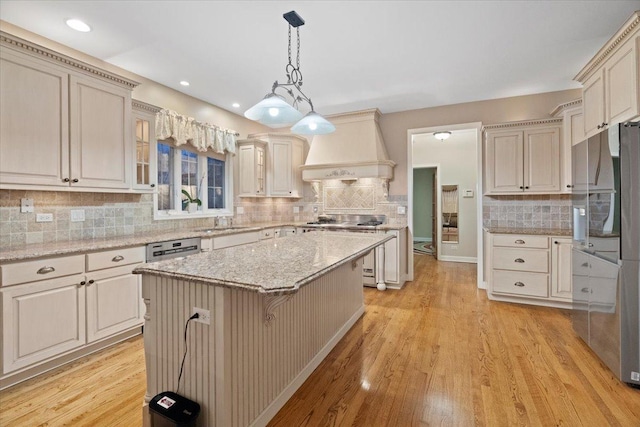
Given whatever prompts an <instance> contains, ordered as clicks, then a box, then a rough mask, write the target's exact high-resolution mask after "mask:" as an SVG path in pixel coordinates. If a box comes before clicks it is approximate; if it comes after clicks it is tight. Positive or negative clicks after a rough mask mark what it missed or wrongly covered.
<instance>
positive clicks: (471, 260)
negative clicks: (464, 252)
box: [438, 255, 478, 264]
mask: <svg viewBox="0 0 640 427" xmlns="http://www.w3.org/2000/svg"><path fill="white" fill-rule="evenodd" d="M438 261H448V262H466V263H469V264H477V263H478V258H476V257H471V256H452V255H440V256H438Z"/></svg>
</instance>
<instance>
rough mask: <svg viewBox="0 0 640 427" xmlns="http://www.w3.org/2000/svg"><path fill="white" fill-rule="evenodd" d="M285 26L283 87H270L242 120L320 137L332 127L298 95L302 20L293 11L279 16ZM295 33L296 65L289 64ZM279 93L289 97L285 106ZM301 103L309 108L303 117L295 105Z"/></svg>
mask: <svg viewBox="0 0 640 427" xmlns="http://www.w3.org/2000/svg"><path fill="white" fill-rule="evenodd" d="M282 16H283V17H284V19H285V20H286V21H287V22H288V23H289V50H288V52H289V62H288V63H287V65H286V67H285V73H286V74H287V83H278V81H277V80H276V82H275V83H274V84H273V86H272V88H271V92H270V93H268V94H267V95H266V96H265V97H264V98H263V99H262V101H260V102H258V103H257V104H256V105H254V106H253V107H251V108H249V109H248V110H247V111H245V113H244V116H245V117H246V118H248V119H250V120H254V121H257V122H259V123H262V124H263V125H266V126H269V127H272V128H280V127H285V126H288V125H291V124H293V123H295V124H294V125H293V126H292V127H291V132H293V133H297V134H303V135H322V134H327V133H331V132H333V131H335V130H336V128H335V126H334V125H333V124H332V123H331V122H329V121H328V120H327V119H325V118H324V117H322V116H321V115H320V114H318V113H316V112H315V110H314V109H313V103H312V102H311V99H309V97H308V96H307V95H305V94H304V92H302V89H301V86H302V71H300V26H302V25H304V20H303V19H302V18H301V17H300V15H298V14H297V13H296V12H295V11H291V12H288V13H285V14H284V15H282ZM292 27H293V28H295V29H296V38H297V51H296V64H295V65H294V64H293V62H292V60H291V28H292ZM278 89H280V90H281V91H284V93H285V94H287V95H289V97H290V98H291V99H290V102H291V104H289V103H288V102H287V100H286V99H285V97H284V96H283V95H281V94H278V93H276V90H278ZM302 101H305V102H306V103H307V104H309V108H310V110H311V111H309V112H308V113H307V114H306V115H305V116H304V117H303V114H302V113H301V112H300V111H299V110H298V104H299V103H300V102H302Z"/></svg>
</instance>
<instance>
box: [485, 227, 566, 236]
mask: <svg viewBox="0 0 640 427" xmlns="http://www.w3.org/2000/svg"><path fill="white" fill-rule="evenodd" d="M484 230H485V231H487V232H488V233H493V234H527V235H540V236H571V230H567V229H564V228H563V229H560V228H515V227H514V228H511V227H484Z"/></svg>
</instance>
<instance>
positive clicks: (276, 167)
mask: <svg viewBox="0 0 640 427" xmlns="http://www.w3.org/2000/svg"><path fill="white" fill-rule="evenodd" d="M259 142H262V145H259ZM305 144H306V140H305V139H304V138H301V137H299V136H296V135H289V134H271V133H267V134H252V135H249V139H247V140H244V141H239V142H238V151H239V156H238V162H239V190H238V195H239V196H241V197H256V196H267V197H292V198H301V197H302V196H303V194H302V191H303V190H302V188H303V187H302V171H301V170H300V166H302V165H303V164H304V153H305ZM261 147H264V148H261ZM263 177H264V178H263Z"/></svg>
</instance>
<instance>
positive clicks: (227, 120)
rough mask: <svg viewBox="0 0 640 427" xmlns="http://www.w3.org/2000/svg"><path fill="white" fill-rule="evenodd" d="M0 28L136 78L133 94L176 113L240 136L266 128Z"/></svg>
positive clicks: (1, 25)
mask: <svg viewBox="0 0 640 427" xmlns="http://www.w3.org/2000/svg"><path fill="white" fill-rule="evenodd" d="M0 30H2V31H5V32H7V33H10V34H14V35H16V36H18V37H20V38H23V39H25V40H27V41H30V42H32V43H36V44H39V45H40V46H44V47H46V48H49V49H52V50H55V51H56V52H59V53H62V54H64V55H67V56H70V57H72V58H75V59H78V60H80V61H83V62H86V63H88V64H91V65H93V66H95V67H99V68H102V69H104V70H107V71H110V72H113V73H116V74H119V75H121V76H123V77H126V78H129V79H131V80H135V81H137V82H139V83H140V85H139V86H138V87H136V88H135V89H134V90H133V98H134V99H137V100H139V101H143V102H147V103H149V104H152V105H155V106H158V107H162V108H168V109H170V110H174V111H177V112H178V113H180V114H183V115H186V116H190V117H194V118H195V119H196V120H199V121H202V122H208V123H211V124H213V125H216V126H220V127H222V128H227V129H233V130H235V131H236V132H238V133H240V138H245V137H246V136H247V134H250V133H258V132H266V131H268V130H269V129H270V128H267V127H265V126H262V125H261V124H259V123H256V122H254V121H251V120H248V119H245V118H244V117H243V116H241V115H238V114H235V113H232V112H230V111H227V110H224V109H222V108H219V107H216V106H215V105H212V104H209V103H207V102H204V101H201V100H199V99H196V98H194V97H192V96H189V95H185V94H184V93H182V92H178V91H177V90H174V89H171V88H169V87H167V86H163V85H161V84H160V83H156V82H154V81H151V80H148V79H145V78H144V77H142V76H139V75H137V74H134V73H131V72H129V71H127V70H124V69H122V68H120V67H116V66H115V65H111V64H109V63H107V62H104V61H101V60H100V59H97V58H95V57H93V56H90V55H87V54H84V53H82V52H80V51H77V50H75V49H72V48H70V47H68V46H65V45H62V44H59V43H56V42H54V41H52V40H49V39H47V38H44V37H41V36H39V35H37V34H34V33H31V32H29V31H26V30H24V29H22V28H20V27H17V26H15V25H12V24H9V23H8V22H4V21H0ZM211 90H215V83H213V84H212V87H211ZM257 100H258V99H256V101H257Z"/></svg>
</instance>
